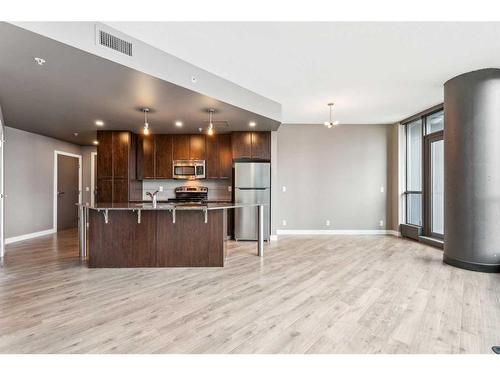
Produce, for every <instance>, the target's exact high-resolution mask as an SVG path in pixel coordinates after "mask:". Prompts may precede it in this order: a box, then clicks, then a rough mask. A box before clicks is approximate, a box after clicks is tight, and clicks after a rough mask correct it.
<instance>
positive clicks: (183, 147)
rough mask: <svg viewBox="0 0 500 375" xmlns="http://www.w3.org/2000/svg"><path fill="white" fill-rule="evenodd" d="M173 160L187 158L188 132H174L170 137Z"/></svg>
mask: <svg viewBox="0 0 500 375" xmlns="http://www.w3.org/2000/svg"><path fill="white" fill-rule="evenodd" d="M172 141H173V144H172V148H173V153H172V157H173V160H187V159H189V143H190V140H189V134H176V135H174V136H173V138H172Z"/></svg>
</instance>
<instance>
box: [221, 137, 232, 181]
mask: <svg viewBox="0 0 500 375" xmlns="http://www.w3.org/2000/svg"><path fill="white" fill-rule="evenodd" d="M217 139H218V142H219V177H220V178H232V174H233V155H232V150H231V134H220V135H218V136H217Z"/></svg>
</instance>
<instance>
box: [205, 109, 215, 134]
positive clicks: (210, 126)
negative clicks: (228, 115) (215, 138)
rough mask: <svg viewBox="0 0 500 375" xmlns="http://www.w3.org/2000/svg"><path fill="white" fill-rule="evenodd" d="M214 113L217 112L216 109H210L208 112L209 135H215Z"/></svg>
mask: <svg viewBox="0 0 500 375" xmlns="http://www.w3.org/2000/svg"><path fill="white" fill-rule="evenodd" d="M214 112H215V109H212V108H210V109H209V110H208V116H209V120H208V130H207V134H208V135H214V124H213V123H212V115H213V113H214Z"/></svg>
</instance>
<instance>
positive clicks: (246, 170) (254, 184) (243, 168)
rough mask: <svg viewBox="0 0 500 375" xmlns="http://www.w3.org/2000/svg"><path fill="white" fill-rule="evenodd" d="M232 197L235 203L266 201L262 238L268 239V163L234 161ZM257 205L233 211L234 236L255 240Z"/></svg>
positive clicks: (269, 200) (269, 177)
mask: <svg viewBox="0 0 500 375" xmlns="http://www.w3.org/2000/svg"><path fill="white" fill-rule="evenodd" d="M234 199H235V202H237V203H266V204H267V206H265V208H264V240H266V241H268V240H269V231H270V228H269V224H270V222H269V218H270V212H271V210H270V206H269V204H270V202H271V165H270V163H235V165H234ZM257 229H258V228H257V207H245V208H237V209H236V210H235V213H234V238H235V239H236V240H255V241H256V240H257V235H258V233H257Z"/></svg>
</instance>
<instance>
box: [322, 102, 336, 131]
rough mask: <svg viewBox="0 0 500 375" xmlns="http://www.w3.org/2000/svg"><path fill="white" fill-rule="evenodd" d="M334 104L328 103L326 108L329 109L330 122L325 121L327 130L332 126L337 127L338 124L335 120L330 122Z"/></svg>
mask: <svg viewBox="0 0 500 375" xmlns="http://www.w3.org/2000/svg"><path fill="white" fill-rule="evenodd" d="M333 105H334V103H328V107H330V121H325V126H326V127H327V128H328V129H331V128H333V127H334V126H337V125H338V124H339V122H338V121H337V120H335V121H332V109H333Z"/></svg>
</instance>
